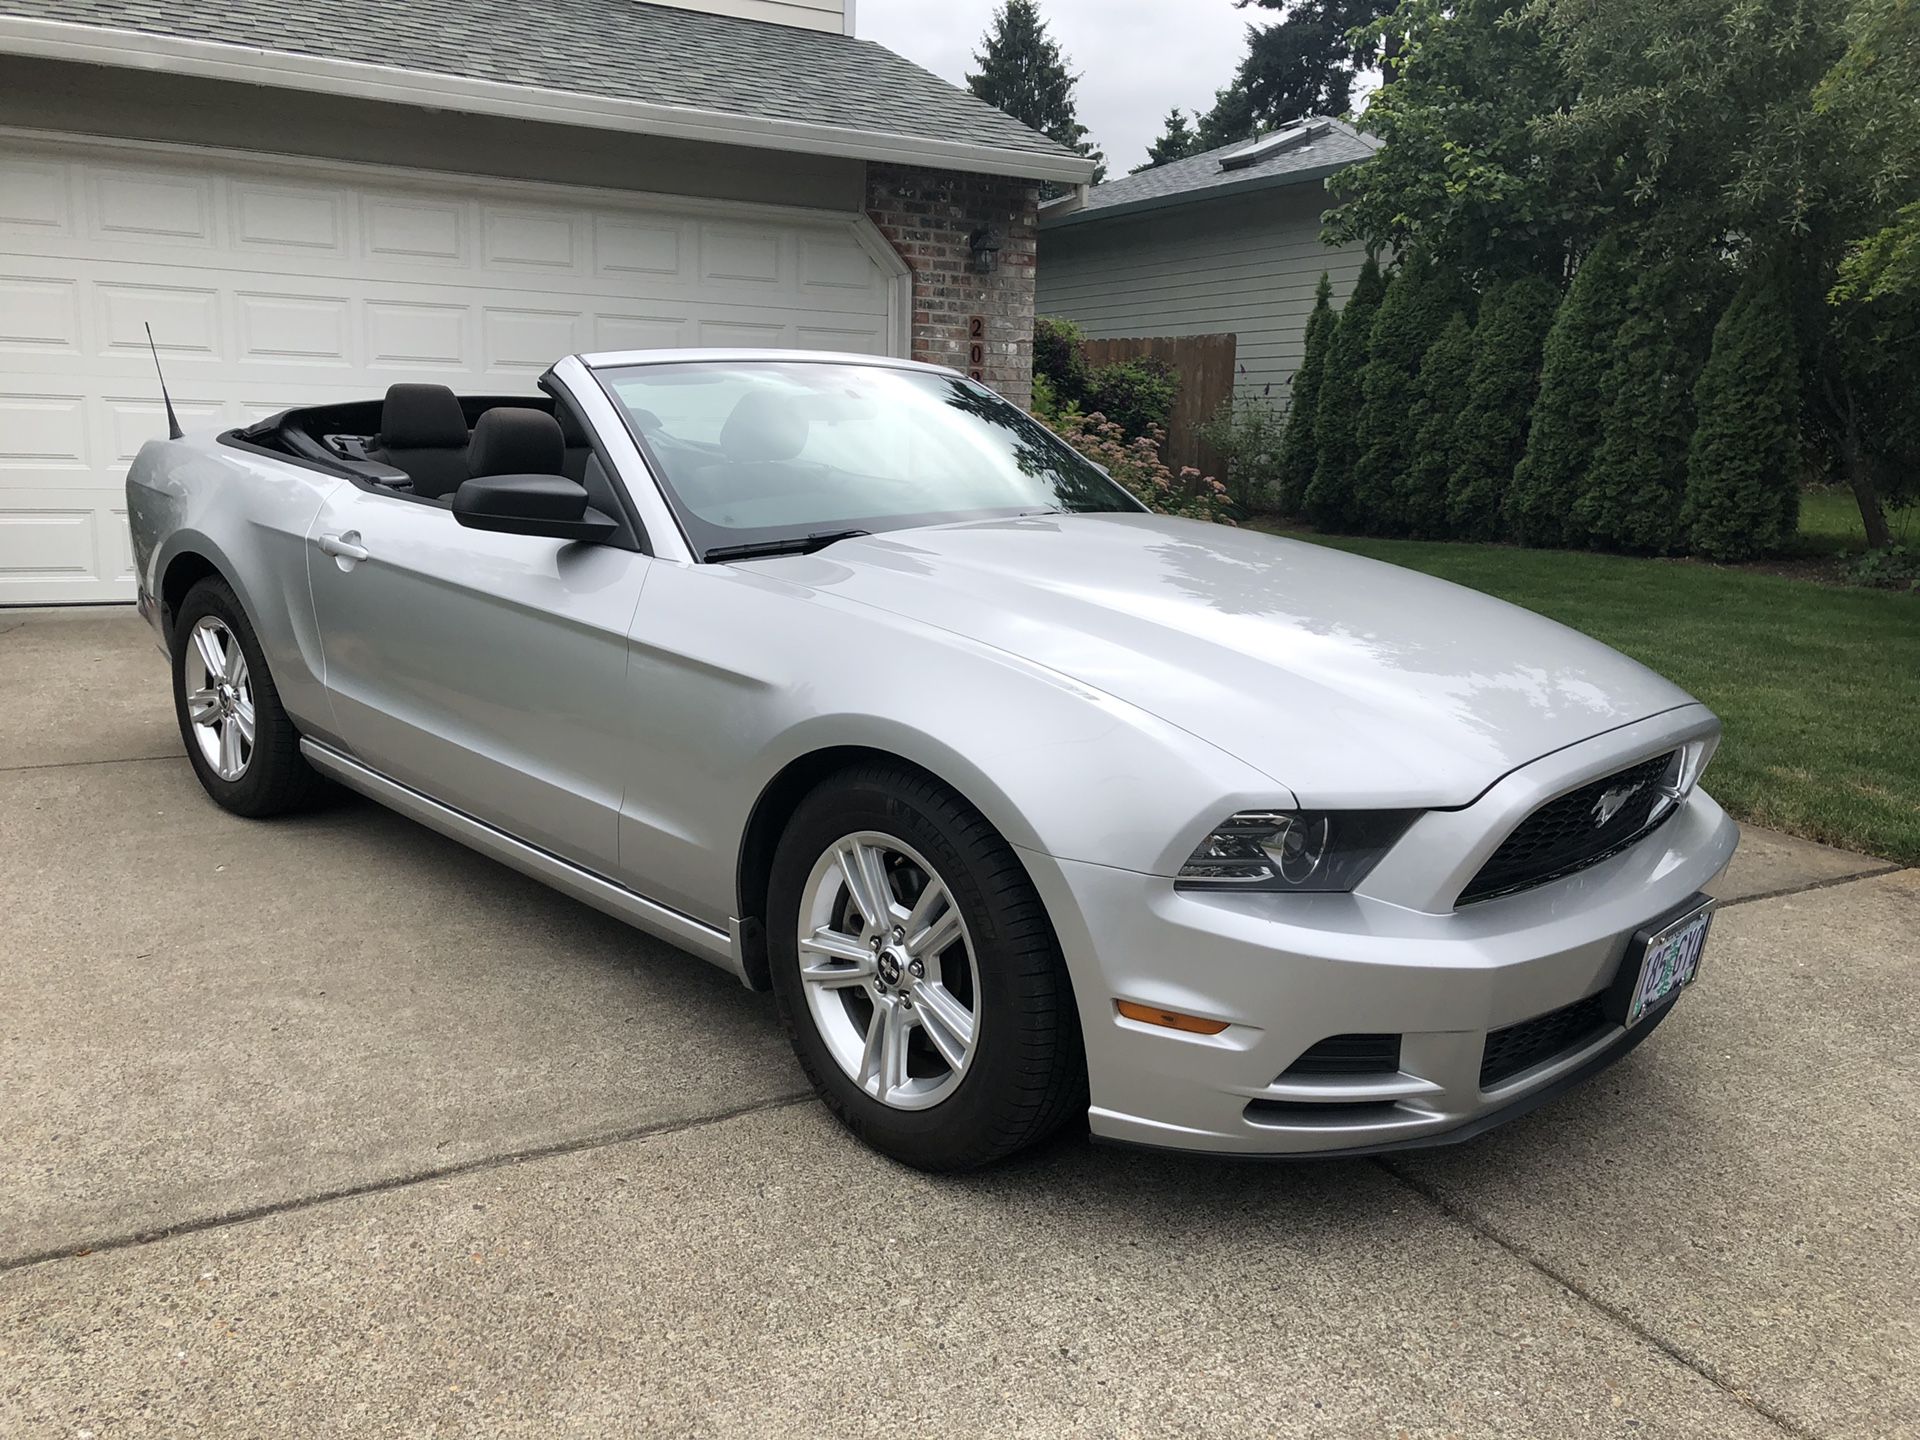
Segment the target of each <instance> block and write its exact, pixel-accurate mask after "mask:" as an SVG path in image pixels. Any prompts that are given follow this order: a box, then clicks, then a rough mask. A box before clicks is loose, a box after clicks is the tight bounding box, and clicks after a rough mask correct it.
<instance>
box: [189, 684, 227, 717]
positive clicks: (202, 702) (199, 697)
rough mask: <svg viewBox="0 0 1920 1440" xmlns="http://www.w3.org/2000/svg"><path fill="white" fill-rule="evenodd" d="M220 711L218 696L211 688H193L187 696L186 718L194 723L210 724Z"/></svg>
mask: <svg viewBox="0 0 1920 1440" xmlns="http://www.w3.org/2000/svg"><path fill="white" fill-rule="evenodd" d="M219 713H220V696H219V694H218V693H217V692H216V691H213V690H195V691H193V692H192V693H191V694H189V695H188V696H187V718H188V719H189V720H191V721H193V723H194V724H196V725H211V724H212V723H213V718H214V716H216V715H218V714H219Z"/></svg>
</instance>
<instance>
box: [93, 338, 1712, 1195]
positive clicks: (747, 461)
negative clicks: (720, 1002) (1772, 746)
mask: <svg viewBox="0 0 1920 1440" xmlns="http://www.w3.org/2000/svg"><path fill="white" fill-rule="evenodd" d="M540 390H541V394H540V395H538V396H532V397H506V396H460V395H456V394H454V393H453V391H452V390H450V389H448V388H446V387H443V386H437V385H425V384H414V385H395V386H393V387H392V389H390V390H389V391H388V392H387V394H386V396H385V397H384V399H370V400H367V401H364V402H354V403H345V404H326V405H315V406H312V407H308V408H301V409H293V410H288V411H286V412H284V413H282V414H278V415H274V416H271V417H269V418H267V419H263V420H261V421H260V422H258V423H257V424H253V425H250V426H247V427H246V428H244V429H236V430H229V431H226V432H225V433H221V434H206V435H198V436H193V437H188V438H173V439H168V440H155V441H152V442H150V443H149V444H148V445H146V446H145V447H144V448H143V449H142V450H141V452H140V455H139V457H138V459H137V461H136V463H135V464H134V466H133V469H132V471H131V473H130V475H129V477H128V481H127V495H128V513H129V516H130V519H131V524H132V532H133V543H134V554H135V560H136V570H137V574H138V578H139V604H140V608H141V612H142V614H144V615H145V616H146V617H147V618H148V619H149V620H150V622H151V623H152V624H153V626H154V627H155V629H156V630H157V632H158V634H159V637H160V641H161V644H162V648H163V649H164V650H165V651H166V653H167V654H168V656H169V657H170V661H171V665H172V675H173V690H174V703H175V707H176V709H177V711H178V715H179V722H180V731H181V734H182V736H183V737H184V740H185V742H186V748H187V755H188V758H189V760H190V761H191V763H192V765H193V768H194V770H195V771H196V772H197V774H198V776H199V778H200V781H201V783H202V784H203V785H204V786H205V788H206V790H207V793H208V794H209V795H210V796H212V798H213V800H214V801H215V802H217V803H218V804H219V805H221V806H223V807H225V808H226V809H227V810H229V811H232V812H234V813H235V814H237V815H242V816H250V817H264V816H269V815H274V814H277V813H280V812H283V811H287V810H290V809H292V808H295V807H297V806H300V805H302V804H305V803H307V802H308V801H309V800H310V799H312V798H313V797H314V796H315V794H316V792H317V791H318V790H319V789H321V788H323V787H324V786H325V785H326V784H328V783H329V782H337V783H339V784H343V785H346V786H348V787H351V788H352V789H354V790H357V791H360V792H362V793H364V794H366V795H368V796H371V797H372V798H373V799H375V800H377V801H379V802H381V803H383V804H385V805H389V806H391V807H393V808H395V809H397V810H399V811H401V812H403V813H404V814H406V815H409V816H411V817H413V818H414V819H416V820H418V821H420V822H421V823H423V824H426V825H429V826H432V827H433V828H435V829H437V830H440V831H442V832H444V833H446V834H448V835H451V836H453V837H455V838H456V839H458V840H461V841H463V842H465V843H466V844H468V845H471V846H473V847H475V848H477V849H479V850H481V851H483V852H485V853H486V854H488V855H490V856H492V857H494V858H495V859H497V860H499V861H502V862H504V863H505V864H508V865H511V866H514V867H516V868H518V869H520V870H522V871H525V872H527V873H528V874H530V875H533V876H536V877H538V878H539V879H541V880H543V881H545V882H547V883H548V884H550V885H553V886H555V887H557V888H558V889H560V890H563V891H565V892H567V893H569V894H571V895H573V896H575V897H577V898H578V899H580V900H582V901H585V902H586V903H588V904H590V905H595V906H598V907H599V908H600V909H602V910H605V911H608V912H610V913H611V914H613V915H616V916H618V917H619V918H621V919H622V920H624V921H626V922H628V923H630V924H631V925H633V926H635V927H637V928H639V929H641V930H643V931H646V932H648V933H650V934H652V935H654V936H657V937H660V938H662V939H664V940H666V941H669V942H671V943H672V944H674V945H677V946H679V947H682V948H684V949H686V950H689V951H692V952H694V953H695V954H697V955H700V956H702V957H704V958H706V959H708V960H711V961H713V962H714V963H716V964H718V965H721V966H724V967H725V968H726V969H728V970H729V971H731V972H732V973H733V974H735V975H736V976H738V977H739V978H740V979H741V980H742V981H743V982H744V983H745V984H747V985H749V986H752V987H754V988H756V989H762V990H766V989H770V990H771V991H772V992H773V996H774V1000H775V1002H776V1004H777V1006H778V1009H779V1013H780V1015H781V1017H782V1020H783V1022H784V1024H785V1026H786V1029H787V1031H788V1032H789V1034H790V1036H791V1038H792V1042H793V1045H794V1048H795V1050H796V1051H797V1053H798V1055H799V1059H800V1062H801V1064H802V1066H803V1067H804V1069H805V1071H806V1073H807V1075H808V1076H809V1077H810V1079H811V1081H812V1083H813V1085H814V1086H815V1087H816V1088H817V1090H818V1092H819V1094H820V1095H821V1097H822V1098H823V1100H824V1101H825V1102H826V1104H827V1105H828V1106H829V1107H830V1108H831V1109H832V1111H833V1112H834V1113H835V1114H836V1115H837V1116H838V1117H839V1118H840V1119H841V1120H842V1121H843V1122H844V1123H845V1124H846V1126H847V1127H848V1128H849V1129H850V1130H852V1131H853V1132H854V1133H855V1134H857V1135H858V1136H860V1137H861V1138H862V1139H864V1140H865V1141H866V1142H868V1143H869V1144H871V1145H873V1146H874V1147H876V1148H877V1149H879V1150H881V1151H883V1152H885V1153H886V1154H888V1155H891V1156H893V1157H896V1158H897V1159H899V1160H902V1161H905V1162H907V1163H908V1164H911V1165H915V1166H919V1167H922V1168H926V1169H934V1170H941V1169H960V1168H965V1167H970V1166H978V1165H982V1164H986V1163H989V1162H992V1161H994V1160H997V1159H999V1158H1001V1157H1003V1156H1006V1155H1008V1154H1010V1153H1012V1152H1013V1151H1015V1150H1017V1149H1019V1148H1021V1147H1022V1146H1026V1145H1029V1144H1032V1143H1033V1142H1035V1141H1037V1140H1039V1139H1040V1138H1041V1137H1043V1136H1045V1135H1047V1134H1048V1133H1049V1132H1050V1131H1053V1130H1054V1129H1056V1128H1057V1127H1059V1126H1060V1125H1062V1124H1063V1123H1066V1122H1067V1121H1069V1120H1070V1119H1071V1118H1074V1117H1077V1116H1078V1117H1084V1122H1083V1123H1085V1124H1087V1125H1088V1126H1089V1127H1090V1128H1091V1130H1092V1132H1093V1134H1094V1135H1095V1136H1096V1137H1098V1138H1101V1139H1105V1140H1111V1141H1118V1142H1127V1143H1133V1144H1139V1145H1147V1146H1156V1147H1162V1148H1168V1149H1176V1150H1190V1151H1191V1150H1197V1151H1218V1152H1231V1153H1239V1154H1252V1155H1303V1154H1304V1155H1329V1154H1357V1153H1367V1152H1373V1151H1379V1150H1387V1149H1394V1148H1401V1147H1411V1146H1420V1145H1430V1144H1437V1143H1443V1142H1449V1141H1454V1140H1459V1139H1464V1138H1466V1137H1468V1136H1470V1135H1473V1134H1476V1133H1478V1132H1480V1131H1482V1130H1484V1129H1486V1128H1487V1127H1488V1126H1490V1125H1492V1124H1494V1123H1496V1122H1498V1121H1500V1120H1503V1119H1506V1118H1509V1117H1511V1116H1514V1115H1517V1114H1519V1113H1521V1112H1523V1111H1525V1110H1527V1109H1529V1108H1531V1107H1532V1106H1534V1105H1537V1104H1539V1103H1541V1102H1542V1101H1544V1100H1546V1099H1547V1098H1549V1097H1551V1096H1553V1095H1555V1094H1557V1093H1559V1092H1561V1091H1563V1090H1565V1089H1567V1088H1568V1087H1570V1086H1572V1085H1574V1084H1576V1083H1578V1082H1579V1081H1580V1080H1582V1079H1584V1078H1585V1077H1587V1076H1589V1075H1591V1074H1593V1073H1594V1072H1596V1071H1597V1070H1599V1069H1600V1068H1602V1067H1604V1066H1606V1065H1608V1064H1609V1063H1611V1062H1612V1061H1614V1060H1617V1059H1618V1058H1619V1057H1620V1056H1622V1055H1624V1054H1625V1053H1626V1052H1627V1051H1629V1050H1630V1049H1632V1048H1633V1047H1634V1046H1635V1045H1637V1044H1638V1043H1639V1042H1640V1041H1641V1040H1642V1039H1644V1038H1645V1037H1646V1035H1647V1034H1648V1033H1649V1032H1650V1031H1652V1030H1653V1028H1654V1027H1655V1026H1656V1025H1658V1024H1659V1023H1660V1021H1661V1020H1662V1019H1664V1018H1665V1017H1666V1016H1667V1015H1668V1014H1669V1013H1670V1012H1671V1009H1672V1007H1673V1006H1674V1005H1675V1004H1676V1003H1678V1001H1679V998H1680V996H1681V995H1682V993H1683V992H1684V990H1685V988H1686V986H1687V985H1688V983H1689V982H1690V981H1691V980H1692V979H1693V977H1694V976H1695V975H1696V973H1697V972H1698V968H1699V964H1700V957H1701V948H1702V945H1703V943H1704V941H1705V939H1706V935H1707V929H1708V926H1709V924H1710V923H1711V918H1712V907H1711V902H1710V901H1708V900H1707V899H1706V897H1705V895H1704V894H1703V889H1704V887H1705V886H1707V885H1708V884H1709V883H1710V882H1711V881H1712V880H1713V879H1714V877H1715V876H1717V875H1718V874H1719V873H1720V872H1721V871H1722V870H1723V869H1724V868H1725V866H1726V864H1727V862H1728V860H1729V859H1730V858H1731V856H1732V853H1733V848H1734V843H1735V838H1736V833H1737V832H1736V828H1735V827H1734V825H1733V824H1732V822H1731V821H1730V820H1728V818H1727V817H1726V815H1725V814H1724V813H1723V812H1722V811H1721V809H1720V807H1719V806H1718V805H1716V804H1715V803H1714V801H1713V800H1712V799H1711V798H1710V797H1709V796H1708V795H1707V794H1706V793H1705V792H1704V791H1703V790H1701V789H1700V788H1699V785H1698V781H1699V778H1700V774H1701V771H1702V770H1703V769H1704V768H1705V766H1706V764H1707V761H1708V759H1709V757H1710V756H1711V754H1712V752H1713V749H1714V746H1715V744H1716V743H1717V741H1718V738H1719V725H1718V723H1717V722H1716V720H1715V719H1714V717H1713V715H1712V714H1710V713H1709V712H1708V711H1707V710H1706V708H1705V707H1703V706H1702V705H1700V704H1699V703H1698V702H1696V701H1695V700H1693V699H1691V698H1690V697H1689V696H1687V695H1686V694H1685V693H1683V692H1682V691H1680V690H1679V689H1677V688H1676V687H1674V686H1673V685H1671V684H1669V683H1668V682H1667V681H1665V680H1663V679H1662V678H1660V677H1659V676H1658V675H1655V674H1653V673H1652V672H1650V671H1648V670H1646V669H1644V668H1642V667H1641V666H1640V665H1638V664H1636V663H1635V662H1633V661H1631V660H1628V659H1626V658H1625V657H1623V656H1621V655H1619V654H1617V653H1615V652H1614V651H1612V650H1609V649H1607V648H1606V647H1605V646H1602V645H1600V644H1598V643H1596V642H1595V641H1593V640H1590V639H1588V638H1586V637H1584V636H1582V635H1580V634H1577V633H1576V632H1574V631H1572V630H1569V629H1566V628H1563V627H1562V626H1560V625H1557V624H1554V623H1552V622H1550V621H1547V620H1544V619H1541V618H1540V617H1538V616H1535V615H1532V614H1530V613H1527V612H1526V611H1523V610H1519V609H1516V608H1514V607H1512V606H1509V605H1506V604H1503V603H1501V602H1499V601H1496V600H1493V599H1490V598H1488V597H1486V596H1483V595H1479V594H1476V593H1474V592H1472V591H1468V590H1464V589H1460V588H1457V587H1455V586H1452V585H1449V584H1445V583H1443V582H1441V581H1438V580H1434V579H1429V578H1426V577H1423V576H1420V575H1416V574H1412V573H1410V572H1407V571H1405V570H1400V569H1396V568H1394V567H1392V566H1388V565H1384V564H1380V563H1377V562H1375V561H1371V560H1366V559H1361V558H1358V557H1355V556H1351V555H1346V554H1342V553H1340V552H1338V551H1335V550H1332V549H1328V548H1324V547H1320V546H1316V545H1312V544H1308V543H1303V542H1297V541H1290V540H1284V539H1279V538H1276V537H1273V536H1269V535H1264V534H1256V533H1251V532H1249V531H1245V530H1239V529H1235V528H1232V527H1228V526H1224V525H1209V524H1204V523H1201V522H1197V521H1190V520H1178V519H1170V518H1166V517H1163V516H1159V515H1155V514H1151V513H1149V512H1148V511H1146V510H1145V509H1144V508H1143V507H1142V506H1141V505H1140V504H1139V503H1137V502H1136V501H1135V500H1134V499H1133V498H1132V497H1131V496H1130V495H1129V494H1128V493H1127V492H1126V491H1125V490H1123V489H1122V488H1121V487H1120V486H1119V485H1117V484H1116V483H1115V482H1114V481H1113V480H1112V479H1111V478H1110V477H1109V475H1108V474H1107V473H1106V472H1105V471H1103V470H1102V469H1101V468H1100V467H1099V466H1097V465H1095V464H1093V463H1092V462H1090V461H1089V460H1087V459H1086V458H1084V457H1082V456H1081V455H1079V454H1077V453H1076V452H1075V451H1073V450H1072V449H1070V448H1069V447H1068V446H1067V445H1065V444H1063V443H1062V442H1061V441H1060V440H1058V439H1057V438H1055V437H1054V436H1053V435H1052V434H1051V433H1050V432H1049V431H1048V430H1046V429H1045V428H1043V427H1042V426H1040V425H1039V424H1037V423H1036V422H1034V421H1033V420H1032V419H1030V418H1029V417H1028V416H1026V415H1025V414H1023V413H1022V412H1021V411H1020V410H1018V409H1017V408H1016V407H1014V406H1013V405H1011V404H1009V403H1007V402H1006V401H1004V400H1002V399H1001V398H999V397H998V396H996V395H995V394H993V393H992V392H991V391H989V390H987V389H986V388H984V387H983V386H981V385H979V384H976V383H974V382H972V381H970V380H968V379H966V378H964V377H962V376H960V375H957V374H955V373H953V372H951V371H948V370H943V369H939V368H936V367H932V366H927V365H920V364H913V363H908V362H904V361H895V360H885V359H876V358H873V357H869V356H832V355H818V354H800V353H781V352H740V353H734V352H720V351H676V352H667V351H650V352H633V353H623V354H599V355H576V356H570V357H568V358H566V359H564V360H561V361H560V362H559V363H558V364H556V365H555V366H554V367H553V368H552V369H551V370H550V371H548V372H547V374H546V375H545V376H544V377H542V380H541V382H540Z"/></svg>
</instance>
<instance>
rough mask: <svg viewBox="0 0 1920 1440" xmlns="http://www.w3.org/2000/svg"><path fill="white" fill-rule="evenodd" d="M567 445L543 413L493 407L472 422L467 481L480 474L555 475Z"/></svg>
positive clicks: (558, 423) (513, 406) (564, 459)
mask: <svg viewBox="0 0 1920 1440" xmlns="http://www.w3.org/2000/svg"><path fill="white" fill-rule="evenodd" d="M566 458H567V442H566V437H565V436H563V435H562V434H561V433H560V422H559V421H558V420H556V419H554V418H553V416H551V415H549V414H547V412H546V411H544V410H532V409H523V408H521V407H520V406H517V405H496V406H495V407H494V408H493V409H491V410H488V411H486V412H485V413H484V414H482V415H481V417H480V418H479V419H478V420H476V421H475V422H474V425H473V439H472V441H471V442H470V443H469V444H468V446H467V459H466V470H467V476H468V477H469V478H474V479H477V478H479V477H481V476H484V475H559V474H561V473H563V472H562V469H561V467H562V466H563V465H565V464H566Z"/></svg>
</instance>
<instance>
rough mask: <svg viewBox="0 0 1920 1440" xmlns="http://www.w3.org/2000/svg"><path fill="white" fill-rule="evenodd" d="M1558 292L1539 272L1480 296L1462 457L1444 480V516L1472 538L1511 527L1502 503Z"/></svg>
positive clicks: (1460, 440)
mask: <svg viewBox="0 0 1920 1440" xmlns="http://www.w3.org/2000/svg"><path fill="white" fill-rule="evenodd" d="M1559 299H1560V295H1559V292H1558V291H1557V290H1555V289H1554V287H1553V286H1552V285H1551V284H1550V283H1549V282H1547V281H1545V280H1542V279H1541V278H1540V277H1539V276H1537V275H1530V276H1527V277H1526V278H1525V279H1521V280H1515V281H1512V282H1510V283H1508V284H1505V285H1502V286H1500V287H1499V288H1498V289H1496V290H1494V291H1492V292H1491V293H1490V294H1488V295H1487V297H1486V298H1485V299H1484V300H1482V301H1481V309H1480V323H1479V325H1478V326H1476V327H1475V329H1474V332H1473V341H1474V345H1473V350H1474V354H1473V369H1472V371H1471V372H1470V373H1469V374H1468V376H1467V400H1466V405H1465V406H1464V407H1463V408H1462V410H1461V412H1460V419H1459V422H1458V424H1457V426H1456V428H1455V431H1454V435H1455V444H1456V447H1457V450H1458V453H1459V457H1460V458H1459V464H1458V465H1457V466H1456V467H1455V468H1454V472H1453V478H1452V479H1451V480H1450V481H1449V482H1448V484H1447V521H1448V523H1449V524H1450V525H1452V527H1453V529H1454V530H1455V531H1456V532H1457V533H1458V534H1460V535H1461V536H1462V537H1464V538H1466V539H1469V540H1499V539H1502V538H1504V536H1505V535H1506V525H1505V521H1504V511H1505V508H1506V499H1507V490H1508V487H1510V486H1511V485H1512V484H1513V472H1514V468H1515V467H1516V466H1517V465H1518V464H1519V463H1520V457H1521V455H1522V454H1524V453H1525V451H1526V445H1527V423H1528V419H1529V417H1530V416H1531V414H1532V412H1533V402H1534V397H1535V396H1536V395H1537V394H1538V392H1539V386H1540V348H1541V346H1542V344H1543V343H1544V342H1545V340H1546V337H1547V328H1548V327H1549V326H1550V325H1551V324H1552V323H1553V312H1554V309H1555V307H1556V306H1557V304H1558V302H1559Z"/></svg>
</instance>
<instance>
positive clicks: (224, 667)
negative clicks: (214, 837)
mask: <svg viewBox="0 0 1920 1440" xmlns="http://www.w3.org/2000/svg"><path fill="white" fill-rule="evenodd" d="M187 643H188V644H189V645H190V646H192V652H191V653H190V654H189V655H188V656H187V671H186V673H187V676H188V680H189V683H190V684H191V679H192V676H193V674H194V672H195V671H196V670H198V671H199V672H200V677H201V679H200V684H199V686H198V687H197V688H193V689H189V690H188V691H187V718H188V719H189V720H191V721H192V722H193V738H194V740H195V741H197V742H198V744H199V746H200V753H201V755H202V756H203V757H205V759H206V762H207V764H208V765H209V766H210V767H211V768H212V770H213V773H214V774H215V775H218V776H219V777H220V778H221V779H222V780H226V781H229V782H231V781H235V780H238V779H239V778H240V777H241V776H243V775H245V774H246V773H247V766H248V765H249V764H251V763H252V760H253V722H254V716H253V677H252V675H251V674H250V673H249V672H248V670H247V657H246V655H245V654H243V653H242V652H241V649H240V641H239V639H238V637H236V636H235V635H234V633H233V631H232V630H230V629H229V628H228V627H227V624H226V622H225V621H223V620H221V619H220V617H219V616H217V615H203V616H201V617H200V619H199V620H198V621H196V622H195V623H194V627H193V629H192V630H191V631H190V632H189V634H188V637H187Z"/></svg>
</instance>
